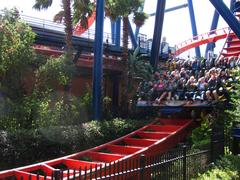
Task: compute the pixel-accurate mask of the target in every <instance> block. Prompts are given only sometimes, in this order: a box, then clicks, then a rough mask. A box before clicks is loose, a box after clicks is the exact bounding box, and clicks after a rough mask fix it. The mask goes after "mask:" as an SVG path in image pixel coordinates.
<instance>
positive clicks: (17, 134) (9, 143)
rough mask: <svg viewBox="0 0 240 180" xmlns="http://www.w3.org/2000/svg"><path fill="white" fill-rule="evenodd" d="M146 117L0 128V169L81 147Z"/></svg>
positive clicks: (114, 134) (115, 134)
mask: <svg viewBox="0 0 240 180" xmlns="http://www.w3.org/2000/svg"><path fill="white" fill-rule="evenodd" d="M146 123H149V122H148V121H138V120H129V119H126V120H125V119H120V118H116V119H113V120H109V121H106V120H104V121H90V122H86V123H82V124H81V125H72V126H50V127H41V128H37V129H31V130H24V129H19V130H14V131H13V132H6V131H0V159H1V162H0V170H3V169H9V168H13V167H18V166H22V165H26V164H30V163H36V162H39V161H45V160H48V159H53V158H57V157H61V156H64V155H67V154H71V153H74V152H78V151H82V150H85V149H88V148H91V147H94V146H97V145H100V144H103V143H106V142H108V141H111V140H114V139H116V138H118V137H121V136H123V135H125V134H128V133H130V132H132V131H133V130H135V129H138V128H140V127H142V126H144V125H145V124H146Z"/></svg>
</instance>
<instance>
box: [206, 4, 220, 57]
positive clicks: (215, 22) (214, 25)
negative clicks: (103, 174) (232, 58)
mask: <svg viewBox="0 0 240 180" xmlns="http://www.w3.org/2000/svg"><path fill="white" fill-rule="evenodd" d="M219 1H220V0H219ZM218 20H219V14H218V12H217V11H216V10H215V11H214V15H213V20H212V25H211V28H210V31H212V30H214V29H217V25H218ZM214 48H215V43H208V44H207V47H206V51H205V57H207V53H208V51H210V50H212V51H213V50H214Z"/></svg>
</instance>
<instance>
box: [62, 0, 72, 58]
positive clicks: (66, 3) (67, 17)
mask: <svg viewBox="0 0 240 180" xmlns="http://www.w3.org/2000/svg"><path fill="white" fill-rule="evenodd" d="M62 4H63V9H64V23H65V33H66V37H65V41H66V56H67V58H69V59H68V60H71V59H72V36H73V32H72V14H71V1H70V0H62Z"/></svg>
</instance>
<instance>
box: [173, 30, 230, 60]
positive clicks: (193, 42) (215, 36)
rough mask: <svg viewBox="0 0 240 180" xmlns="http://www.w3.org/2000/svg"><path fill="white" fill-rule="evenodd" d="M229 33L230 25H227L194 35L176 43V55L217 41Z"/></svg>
mask: <svg viewBox="0 0 240 180" xmlns="http://www.w3.org/2000/svg"><path fill="white" fill-rule="evenodd" d="M228 33H229V27H225V28H222V29H215V30H213V31H210V32H207V33H204V34H200V35H198V36H194V37H192V38H190V39H188V40H186V41H184V42H181V43H179V44H177V45H176V52H175V56H178V55H180V54H181V53H183V52H185V51H187V50H189V49H192V48H195V47H197V46H200V45H203V44H206V43H210V42H216V41H218V40H220V39H224V38H226V37H227V35H228ZM230 34H234V33H230Z"/></svg>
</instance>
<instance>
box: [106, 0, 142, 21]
mask: <svg viewBox="0 0 240 180" xmlns="http://www.w3.org/2000/svg"><path fill="white" fill-rule="evenodd" d="M143 3H144V1H143V0H132V1H129V0H106V5H105V11H106V16H108V17H110V18H111V19H113V20H116V19H117V18H118V17H120V16H122V17H127V16H128V15H129V14H131V13H132V12H137V11H138V8H139V7H141V5H143Z"/></svg>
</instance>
